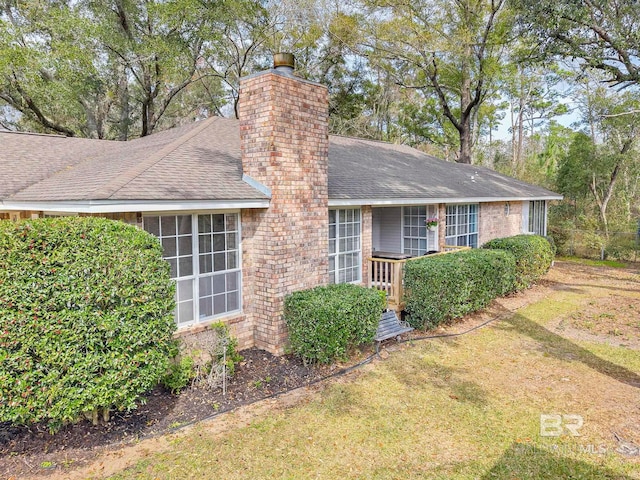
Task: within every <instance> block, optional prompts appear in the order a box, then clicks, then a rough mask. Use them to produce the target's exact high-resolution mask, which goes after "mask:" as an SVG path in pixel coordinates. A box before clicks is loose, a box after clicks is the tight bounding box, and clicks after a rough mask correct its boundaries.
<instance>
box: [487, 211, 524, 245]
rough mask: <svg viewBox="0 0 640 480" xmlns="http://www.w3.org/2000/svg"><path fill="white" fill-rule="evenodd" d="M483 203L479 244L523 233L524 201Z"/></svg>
mask: <svg viewBox="0 0 640 480" xmlns="http://www.w3.org/2000/svg"><path fill="white" fill-rule="evenodd" d="M505 204H506V202H492V203H481V204H480V212H479V217H480V218H479V220H478V221H479V225H478V227H479V230H478V237H479V238H478V246H480V245H482V244H483V243H486V242H488V241H489V240H493V239H494V238H502V237H510V236H512V235H519V234H520V233H522V202H509V214H508V215H507V214H506V213H505Z"/></svg>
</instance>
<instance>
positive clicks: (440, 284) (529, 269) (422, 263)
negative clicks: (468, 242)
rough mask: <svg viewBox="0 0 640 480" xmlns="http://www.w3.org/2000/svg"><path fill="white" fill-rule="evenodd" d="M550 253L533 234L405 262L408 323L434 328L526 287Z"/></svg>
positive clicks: (543, 270) (546, 266) (546, 263)
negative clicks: (481, 246)
mask: <svg viewBox="0 0 640 480" xmlns="http://www.w3.org/2000/svg"><path fill="white" fill-rule="evenodd" d="M552 259H553V250H552V247H551V245H550V244H549V242H548V241H547V240H546V239H545V238H543V237H540V236H537V235H518V236H515V237H508V238H505V239H498V240H493V241H491V242H488V243H487V244H485V245H484V248H483V249H479V250H467V251H463V252H457V253H451V254H448V255H437V256H431V257H429V256H427V257H424V258H421V259H419V260H412V261H409V262H407V263H406V264H405V268H404V286H405V299H404V300H405V303H406V311H407V313H408V314H409V318H408V320H409V323H410V324H411V325H412V326H413V327H416V328H433V327H436V326H437V325H439V324H441V323H442V322H445V321H447V320H450V319H453V318H458V317H461V316H463V315H465V314H467V313H470V312H474V311H476V310H479V309H481V308H484V307H486V306H487V305H488V304H489V303H490V302H491V300H493V299H494V298H496V297H499V296H502V295H506V294H507V293H509V292H512V291H515V290H520V289H523V288H526V287H528V286H530V285H531V284H532V283H533V282H534V281H535V280H537V279H538V278H540V277H541V276H542V275H544V274H545V273H546V272H547V271H548V270H549V267H550V266H551V261H552Z"/></svg>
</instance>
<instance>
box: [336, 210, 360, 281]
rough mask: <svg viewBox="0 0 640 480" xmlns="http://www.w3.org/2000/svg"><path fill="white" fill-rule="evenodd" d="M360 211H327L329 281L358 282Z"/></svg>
mask: <svg viewBox="0 0 640 480" xmlns="http://www.w3.org/2000/svg"><path fill="white" fill-rule="evenodd" d="M360 218H361V216H360V209H357V208H349V209H338V210H329V281H330V282H331V283H349V282H360V281H361V280H362V268H361V265H362V254H361V246H360V245H361V242H360V231H361V224H360Z"/></svg>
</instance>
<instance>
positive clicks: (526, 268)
mask: <svg viewBox="0 0 640 480" xmlns="http://www.w3.org/2000/svg"><path fill="white" fill-rule="evenodd" d="M482 248H485V249H498V250H506V251H508V252H510V253H512V254H513V256H514V257H515V259H516V288H517V289H518V290H523V289H525V288H528V287H530V286H531V285H532V284H533V283H534V282H536V281H537V280H538V279H540V278H541V277H543V276H544V275H545V274H546V273H547V272H548V271H549V268H551V262H552V261H553V257H554V247H553V246H552V245H551V244H550V242H549V241H548V240H547V239H546V238H544V237H541V236H539V235H516V236H514V237H506V238H497V239H495V240H491V241H489V242H487V243H485V244H484V245H483V246H482Z"/></svg>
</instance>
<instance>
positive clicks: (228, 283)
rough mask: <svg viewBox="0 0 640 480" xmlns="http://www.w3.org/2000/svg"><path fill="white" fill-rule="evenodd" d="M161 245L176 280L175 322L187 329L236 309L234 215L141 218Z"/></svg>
mask: <svg viewBox="0 0 640 480" xmlns="http://www.w3.org/2000/svg"><path fill="white" fill-rule="evenodd" d="M143 227H144V229H145V230H146V231H147V232H149V233H151V234H153V235H155V236H157V237H158V238H159V239H160V242H161V243H162V248H163V251H164V253H163V258H164V259H165V260H166V261H167V262H169V265H170V266H171V278H172V279H174V280H175V281H176V311H175V317H176V322H177V323H178V325H179V326H186V325H190V324H194V323H199V322H202V321H206V320H209V319H212V318H215V317H219V316H221V315H224V314H228V313H231V312H235V311H239V310H240V305H241V303H240V291H241V288H240V282H241V270H240V248H239V245H240V229H239V221H238V215H237V214H236V213H207V214H190V215H155V216H145V217H143Z"/></svg>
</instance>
